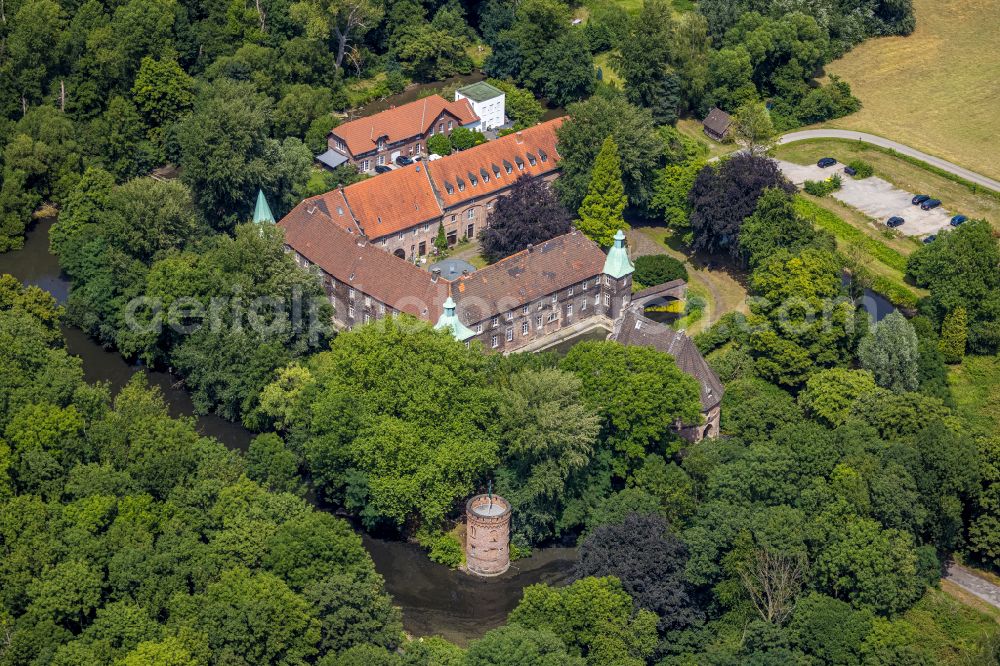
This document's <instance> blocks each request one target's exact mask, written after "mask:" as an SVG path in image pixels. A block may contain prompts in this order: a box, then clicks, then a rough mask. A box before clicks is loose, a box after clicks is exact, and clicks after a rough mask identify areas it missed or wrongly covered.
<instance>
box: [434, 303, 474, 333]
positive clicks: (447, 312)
mask: <svg viewBox="0 0 1000 666" xmlns="http://www.w3.org/2000/svg"><path fill="white" fill-rule="evenodd" d="M434 328H435V329H436V330H442V329H447V330H449V331H451V334H452V335H453V336H455V339H456V340H458V341H459V342H465V341H466V340H468V339H469V338H471V337H472V336H474V335H475V333H473V332H472V330H471V329H469V327H468V326H466V325H465V324H463V323H462V322H461V321H459V319H458V315H456V314H455V301H454V300H452V298H451V296H449V297H448V300H446V301H445V302H444V312H443V313H442V314H441V316H440V317H438V320H437V323H436V324H434Z"/></svg>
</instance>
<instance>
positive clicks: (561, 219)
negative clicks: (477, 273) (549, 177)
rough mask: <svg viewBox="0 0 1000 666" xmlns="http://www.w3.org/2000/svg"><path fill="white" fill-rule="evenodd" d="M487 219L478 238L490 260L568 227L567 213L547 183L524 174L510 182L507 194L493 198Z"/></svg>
mask: <svg viewBox="0 0 1000 666" xmlns="http://www.w3.org/2000/svg"><path fill="white" fill-rule="evenodd" d="M487 221H488V223H489V226H488V227H487V228H486V229H485V230H484V231H483V232H482V233H481V234H480V236H479V240H480V244H481V246H482V252H483V256H484V257H486V260H487V261H489V262H490V263H491V264H492V263H493V262H495V261H498V260H500V259H503V258H504V257H506V256H508V255H511V254H514V253H515V252H520V251H521V250H523V249H524V248H526V247H528V245H529V244H531V245H537V244H539V243H543V242H545V241H547V240H549V239H550V238H553V237H555V236H558V235H560V234H565V233H568V232H569V231H570V229H571V228H572V227H571V225H570V217H569V213H567V212H566V209H565V208H563V205H562V204H561V203H559V199H557V198H556V195H555V193H554V192H553V191H552V190H551V189H549V186H548V185H546V184H545V183H543V182H542V181H540V180H531V179H528V178H525V177H522V178H520V179H518V181H517V182H516V183H514V186H513V187H512V188H510V194H509V195H507V196H505V197H500V198H499V199H498V200H497V202H496V205H494V206H493V210H492V211H491V212H490V214H489V216H488V217H487Z"/></svg>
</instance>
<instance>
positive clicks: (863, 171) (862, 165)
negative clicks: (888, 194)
mask: <svg viewBox="0 0 1000 666" xmlns="http://www.w3.org/2000/svg"><path fill="white" fill-rule="evenodd" d="M847 166H849V167H851V168H852V169H854V179H855V180H861V179H862V178H868V177H869V176H872V175H874V173H875V167H873V166H872V165H871V162H865V161H864V160H862V159H854V160H851V161H850V162H848V164H847Z"/></svg>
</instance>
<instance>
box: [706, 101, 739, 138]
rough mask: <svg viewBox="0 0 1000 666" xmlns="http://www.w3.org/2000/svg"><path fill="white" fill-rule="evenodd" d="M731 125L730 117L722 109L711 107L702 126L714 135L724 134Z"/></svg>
mask: <svg viewBox="0 0 1000 666" xmlns="http://www.w3.org/2000/svg"><path fill="white" fill-rule="evenodd" d="M732 124H733V119H732V117H731V116H730V115H729V114H728V113H726V112H725V111H723V110H722V109H719V108H716V107H713V108H712V110H711V111H709V113H708V116H707V117H706V118H705V120H704V121H703V122H702V125H703V126H704V127H706V128H707V129H709V130H711V131H712V132H715V133H716V134H725V133H726V132H727V131H728V130H729V127H730V125H732Z"/></svg>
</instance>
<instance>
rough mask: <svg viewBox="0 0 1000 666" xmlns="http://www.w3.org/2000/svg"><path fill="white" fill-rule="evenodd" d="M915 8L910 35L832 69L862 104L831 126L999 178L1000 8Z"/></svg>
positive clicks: (859, 51) (937, 4)
mask: <svg viewBox="0 0 1000 666" xmlns="http://www.w3.org/2000/svg"><path fill="white" fill-rule="evenodd" d="M913 6H914V10H915V12H916V16H917V28H916V30H915V31H914V32H913V34H912V35H910V36H908V37H885V38H882V39H872V40H868V41H867V42H865V43H863V44H861V45H859V46H857V47H855V48H854V50H852V51H851V52H850V53H848V54H846V55H845V56H844V57H843V58H841V59H840V60H837V61H835V62H832V63H830V64H829V65H828V66H827V67H826V71H827V72H828V73H830V74H836V75H837V76H840V77H842V78H843V79H844V80H845V81H847V82H848V83H850V84H851V90H852V91H853V92H854V94H855V95H856V96H857V97H858V99H860V100H861V102H862V104H863V105H864V106H863V108H862V109H861V110H860V111H858V112H857V113H855V114H852V115H850V116H848V117H846V118H839V119H837V120H834V121H830V122H828V123H826V125H827V126H829V127H841V128H845V129H856V130H862V131H866V132H871V133H872V134H878V135H881V136H884V137H888V138H890V139H895V140H897V141H899V142H900V143H904V144H906V145H908V146H912V147H914V148H917V149H919V150H922V151H924V152H926V153H930V154H932V155H936V156H938V157H943V158H944V159H946V160H950V161H952V162H955V163H956V164H961V165H962V166H965V167H968V168H969V169H972V170H973V171H977V172H979V173H981V174H983V175H986V176H990V177H992V178H1000V113H998V111H997V108H998V105H1000V75H998V73H1000V48H998V35H1000V2H997V1H996V0H913Z"/></svg>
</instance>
